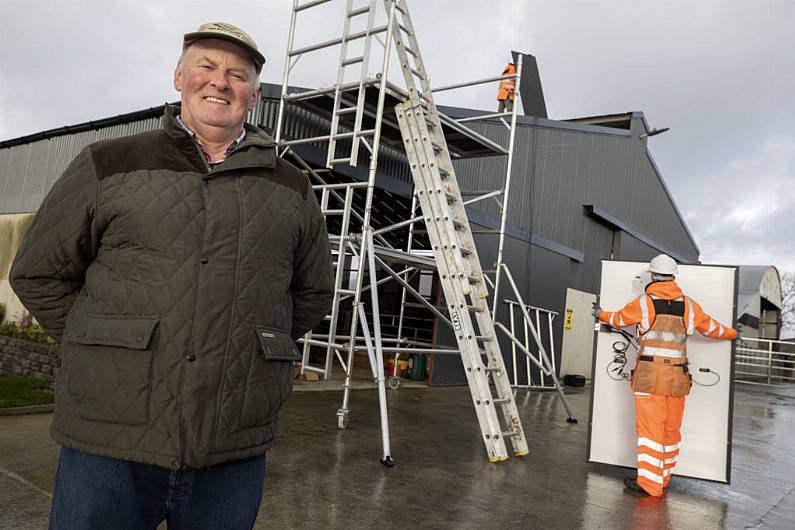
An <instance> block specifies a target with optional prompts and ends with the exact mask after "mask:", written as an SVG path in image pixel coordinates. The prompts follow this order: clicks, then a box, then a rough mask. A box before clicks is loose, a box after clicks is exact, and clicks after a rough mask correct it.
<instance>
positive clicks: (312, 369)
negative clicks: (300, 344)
mask: <svg viewBox="0 0 795 530" xmlns="http://www.w3.org/2000/svg"><path fill="white" fill-rule="evenodd" d="M302 370H303V371H304V372H315V373H316V374H325V373H326V371H325V370H324V369H323V368H315V367H314V366H309V365H306V364H305V365H304V366H303V368H302Z"/></svg>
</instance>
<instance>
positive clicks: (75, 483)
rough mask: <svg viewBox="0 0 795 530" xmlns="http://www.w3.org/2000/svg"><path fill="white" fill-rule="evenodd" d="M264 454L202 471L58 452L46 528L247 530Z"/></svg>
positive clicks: (260, 483)
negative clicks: (159, 526)
mask: <svg viewBox="0 0 795 530" xmlns="http://www.w3.org/2000/svg"><path fill="white" fill-rule="evenodd" d="M264 479H265V455H262V456H258V457H254V458H247V459H245V460H235V461H231V462H226V463H223V464H219V465H216V466H211V467H207V468H202V469H180V470H174V469H168V468H164V467H159V466H153V465H149V464H138V463H135V462H127V461H124V460H117V459H115V458H106V457H103V456H95V455H90V454H87V453H83V452H81V451H75V450H73V449H67V448H66V447H64V448H62V449H61V457H60V460H59V462H58V471H57V473H56V474H55V487H54V491H53V499H52V511H51V513H50V530H95V529H96V530H99V529H102V530H106V529H110V528H112V529H113V530H155V529H156V528H157V525H158V524H160V522H161V521H163V520H164V519H165V520H166V521H167V523H168V528H169V530H205V529H207V530H210V529H212V530H221V529H225V530H244V529H245V530H250V529H251V528H252V527H253V526H254V520H255V519H256V517H257V511H258V510H259V505H260V502H261V500H262V487H263V481H264Z"/></svg>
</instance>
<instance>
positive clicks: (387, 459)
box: [381, 456, 395, 467]
mask: <svg viewBox="0 0 795 530" xmlns="http://www.w3.org/2000/svg"><path fill="white" fill-rule="evenodd" d="M381 463H382V464H384V465H385V466H386V467H394V466H395V461H394V460H392V457H391V456H385V457H384V458H382V459H381Z"/></svg>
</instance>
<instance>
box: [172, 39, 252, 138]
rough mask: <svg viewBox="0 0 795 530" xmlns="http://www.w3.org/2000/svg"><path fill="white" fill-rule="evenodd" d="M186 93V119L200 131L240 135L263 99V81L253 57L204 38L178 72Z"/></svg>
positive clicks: (178, 84) (181, 89) (186, 55)
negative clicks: (259, 78) (260, 82)
mask: <svg viewBox="0 0 795 530" xmlns="http://www.w3.org/2000/svg"><path fill="white" fill-rule="evenodd" d="M174 88H175V89H177V91H178V92H182V118H183V120H185V121H186V123H187V124H188V125H190V126H191V128H193V129H196V132H198V133H199V134H202V132H204V133H205V134H206V133H207V131H208V128H213V129H218V128H220V129H224V130H227V131H229V132H230V134H231V133H234V134H237V133H238V132H240V129H241V128H242V126H243V121H245V118H246V113H247V112H248V111H249V110H250V109H253V108H254V106H255V105H256V102H257V99H258V98H259V81H258V76H257V71H256V69H255V68H254V63H253V62H252V60H251V58H250V57H249V55H248V54H247V53H246V52H245V51H244V50H242V49H241V48H239V47H237V46H235V45H234V44H232V43H231V42H227V41H224V40H221V39H202V40H199V41H196V42H195V43H193V44H191V45H190V47H189V48H188V49H187V50H186V51H185V53H184V54H183V56H182V60H181V61H180V63H179V64H178V65H177V69H176V70H175V71H174Z"/></svg>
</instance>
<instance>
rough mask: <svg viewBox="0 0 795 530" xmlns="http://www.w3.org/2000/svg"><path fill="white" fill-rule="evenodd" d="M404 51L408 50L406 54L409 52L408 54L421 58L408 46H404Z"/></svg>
mask: <svg viewBox="0 0 795 530" xmlns="http://www.w3.org/2000/svg"><path fill="white" fill-rule="evenodd" d="M403 49H404V50H406V52H408V53H410V54H411V55H413V56H414V57H419V55H417V52H415V51H414V50H412V49H411V48H409V47H408V46H403Z"/></svg>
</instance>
